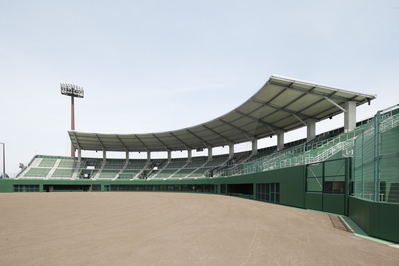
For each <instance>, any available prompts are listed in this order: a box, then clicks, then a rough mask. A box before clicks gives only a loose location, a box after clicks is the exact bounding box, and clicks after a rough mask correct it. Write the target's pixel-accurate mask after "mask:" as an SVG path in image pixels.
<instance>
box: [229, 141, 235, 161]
mask: <svg viewBox="0 0 399 266" xmlns="http://www.w3.org/2000/svg"><path fill="white" fill-rule="evenodd" d="M229 152H230V155H229V159H231V158H233V157H234V143H229Z"/></svg>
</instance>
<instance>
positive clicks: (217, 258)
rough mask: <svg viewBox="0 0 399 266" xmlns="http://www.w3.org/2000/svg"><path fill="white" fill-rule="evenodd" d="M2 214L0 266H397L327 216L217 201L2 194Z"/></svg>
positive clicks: (393, 252) (383, 249) (381, 248)
mask: <svg viewBox="0 0 399 266" xmlns="http://www.w3.org/2000/svg"><path fill="white" fill-rule="evenodd" d="M0 213H1V216H0V225H1V227H0V247H1V249H0V265H85V264H92V265H298V264H299V265H323V264H324V265H325V264H327V265H399V249H395V248H393V247H389V246H387V245H383V244H380V243H376V242H373V241H369V240H366V239H363V238H358V237H355V236H354V235H353V234H352V233H349V232H347V231H345V228H344V227H342V226H341V227H340V225H339V221H337V220H335V219H332V218H330V216H328V215H326V214H322V213H316V212H310V211H306V210H300V209H295V208H289V207H284V206H280V205H273V204H267V203H262V202H258V201H253V200H246V199H240V198H234V197H227V196H221V195H206V194H189V193H161V192H159V193H158V192H156V193H145V192H131V193H129V192H126V193H116V192H112V193H104V192H102V193H101V192H98V193H94V192H90V193H20V194H19V193H9V194H5V193H3V194H0ZM337 225H338V226H337Z"/></svg>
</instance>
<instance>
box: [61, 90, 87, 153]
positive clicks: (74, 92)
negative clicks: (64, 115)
mask: <svg viewBox="0 0 399 266" xmlns="http://www.w3.org/2000/svg"><path fill="white" fill-rule="evenodd" d="M61 94H62V95H67V96H71V130H75V101H74V99H75V97H77V98H84V94H85V91H84V90H83V87H80V86H76V85H73V84H67V83H61ZM71 157H75V148H74V147H73V144H72V143H71Z"/></svg>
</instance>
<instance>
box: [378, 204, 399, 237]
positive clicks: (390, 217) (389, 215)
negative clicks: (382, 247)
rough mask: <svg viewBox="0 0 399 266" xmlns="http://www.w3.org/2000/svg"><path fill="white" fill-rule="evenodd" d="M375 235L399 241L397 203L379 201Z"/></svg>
mask: <svg viewBox="0 0 399 266" xmlns="http://www.w3.org/2000/svg"><path fill="white" fill-rule="evenodd" d="M378 205H379V207H380V209H379V216H378V217H379V226H380V227H379V234H378V236H377V237H379V238H382V239H387V240H390V241H394V242H397V243H399V228H398V227H399V204H395V203H380V204H378Z"/></svg>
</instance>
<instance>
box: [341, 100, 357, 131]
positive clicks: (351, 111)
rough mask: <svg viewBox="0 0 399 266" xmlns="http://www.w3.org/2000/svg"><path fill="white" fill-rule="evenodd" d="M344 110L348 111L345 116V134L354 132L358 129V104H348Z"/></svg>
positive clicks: (350, 102)
mask: <svg viewBox="0 0 399 266" xmlns="http://www.w3.org/2000/svg"><path fill="white" fill-rule="evenodd" d="M344 108H345V110H346V112H345V115H344V130H345V132H348V131H352V130H354V129H355V128H356V102H352V101H349V102H346V103H345V104H344Z"/></svg>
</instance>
